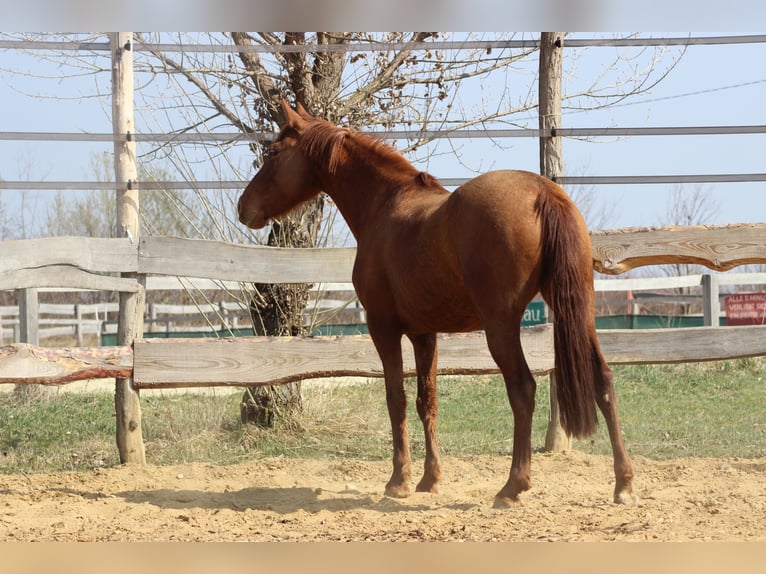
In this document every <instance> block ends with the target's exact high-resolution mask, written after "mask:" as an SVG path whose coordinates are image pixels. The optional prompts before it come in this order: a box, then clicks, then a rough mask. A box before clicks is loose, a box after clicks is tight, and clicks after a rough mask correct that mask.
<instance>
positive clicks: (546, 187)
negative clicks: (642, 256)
mask: <svg viewBox="0 0 766 574" xmlns="http://www.w3.org/2000/svg"><path fill="white" fill-rule="evenodd" d="M282 106H283V108H284V112H285V114H286V117H287V124H286V125H285V126H284V127H283V128H282V130H281V131H280V133H279V135H278V136H277V138H276V140H275V141H274V142H273V144H271V146H270V147H269V149H268V153H267V156H266V159H265V161H264V163H263V166H262V167H261V169H260V170H259V171H258V173H257V174H256V175H255V177H253V179H252V181H251V182H250V183H249V184H248V186H247V188H246V189H245V191H244V192H243V194H242V196H241V197H240V199H239V204H238V210H239V219H240V221H241V222H242V223H243V224H245V225H247V226H248V227H251V228H255V229H257V228H261V227H263V226H265V225H266V223H267V222H268V221H269V220H270V219H272V218H277V217H279V216H281V215H284V214H286V213H287V212H289V211H290V210H291V209H293V208H294V207H295V206H297V205H299V204H301V203H302V202H305V201H307V200H309V199H311V198H312V197H314V196H315V195H317V194H318V193H320V192H325V193H327V194H328V195H329V196H330V197H331V198H332V199H333V201H334V202H335V204H336V205H337V207H338V209H339V210H340V212H341V214H342V215H343V217H344V219H345V220H346V223H347V224H348V226H349V228H350V229H351V232H352V233H353V234H354V237H355V238H356V241H357V253H356V261H355V263H354V271H353V282H354V287H355V288H356V292H357V295H358V297H359V300H360V302H361V303H362V305H364V308H365V310H366V312H367V323H368V328H369V333H370V336H371V337H372V340H373V342H374V344H375V347H376V349H377V351H378V353H379V354H380V359H381V361H382V364H383V373H384V378H385V387H386V402H387V405H388V413H389V416H390V419H391V427H392V433H393V450H394V454H393V474H392V475H391V479H390V480H389V481H388V483H387V485H386V490H385V492H386V494H387V495H389V496H397V497H398V496H406V495H407V494H408V493H409V489H410V485H409V481H410V478H411V458H410V445H409V438H408V431H407V420H406V409H405V406H406V397H405V392H404V382H403V368H402V347H401V344H402V336H403V335H406V336H407V338H408V339H409V340H410V341H411V343H412V346H413V348H414V351H415V364H416V369H417V412H418V415H419V416H420V419H421V420H422V423H423V427H424V429H425V450H426V453H425V471H424V474H423V478H422V479H421V480H420V482H419V483H418V484H417V487H416V490H418V491H425V492H437V489H438V484H439V481H440V479H441V476H442V471H441V464H440V457H439V449H438V446H437V437H436V415H437V401H436V357H437V350H436V333H440V332H449V333H454V332H467V331H474V330H478V329H484V331H485V333H486V337H487V344H488V346H489V350H490V352H491V354H492V357H493V359H494V360H495V362H496V363H497V365H498V367H499V369H500V371H501V372H502V374H503V378H504V380H505V386H506V389H507V393H508V398H509V401H510V404H511V408H512V410H513V416H514V430H513V458H512V462H511V470H510V475H509V478H508V481H507V482H506V484H505V485H504V486H503V488H502V489H501V490H500V492H499V493H498V494H497V496H496V498H495V506H498V507H503V506H508V505H510V504H511V503H512V502H515V501H517V500H518V497H519V494H520V493H521V492H523V491H525V490H528V489H529V488H530V486H531V481H530V462H531V454H532V445H531V432H532V413H533V411H534V406H535V379H534V378H533V376H532V374H531V372H530V370H529V367H528V366H527V362H526V360H525V358H524V354H523V352H522V347H521V341H520V334H521V326H520V325H521V319H522V314H523V313H524V309H525V308H526V306H527V304H528V303H529V302H530V301H531V300H532V298H533V297H534V296H535V294H536V293H538V292H540V293H541V294H542V296H543V298H544V299H545V301H546V302H547V303H548V305H549V306H550V308H551V310H552V312H553V317H554V351H555V357H556V358H555V373H556V382H557V385H556V389H557V392H558V394H557V398H558V401H559V408H560V411H561V412H560V417H561V423H562V426H563V428H564V430H565V431H566V432H567V433H568V434H569V435H570V436H574V437H584V436H587V435H590V434H592V433H593V432H594V430H595V427H596V423H597V419H596V408H595V407H596V405H598V407H599V409H600V410H601V412H602V413H603V415H604V418H605V419H606V424H607V427H608V429H609V438H610V440H611V444H612V453H613V457H614V471H615V479H616V484H615V490H614V500H615V502H619V503H627V502H631V501H632V500H633V499H634V497H633V494H632V485H631V483H632V478H633V468H632V464H631V461H630V459H629V457H628V454H627V452H626V451H625V446H624V444H623V441H622V436H621V431H620V423H619V420H618V416H617V399H616V397H615V393H614V385H613V379H612V373H611V371H610V369H609V367H608V366H607V364H606V362H605V361H604V357H603V356H602V353H601V350H600V347H599V343H598V339H597V336H596V329H595V318H594V290H593V259H592V253H591V243H590V236H589V234H588V231H587V228H586V226H585V223H584V221H583V218H582V216H581V215H580V213H579V211H578V210H577V208H576V207H575V205H574V203H573V202H572V200H571V199H570V198H569V197H568V196H567V195H566V193H565V192H564V191H563V189H562V188H561V187H559V186H558V185H556V184H555V183H553V182H551V181H550V180H548V179H545V178H543V177H541V176H539V175H536V174H533V173H529V172H524V171H495V172H490V173H486V174H483V175H480V176H478V177H476V178H475V179H472V180H471V181H469V182H467V183H465V184H464V185H463V186H461V187H459V188H458V189H456V190H455V191H454V192H452V193H450V192H448V191H447V190H445V189H444V188H443V187H442V186H441V185H440V184H439V183H438V181H437V180H436V179H435V178H434V177H432V176H430V175H428V174H427V173H423V172H421V171H418V170H417V169H416V168H415V167H414V166H413V165H411V164H410V163H409V162H408V161H407V160H406V159H405V158H404V157H403V156H402V155H401V154H399V153H398V152H397V151H396V150H394V149H393V148H392V147H390V146H388V145H387V144H385V143H383V142H382V141H380V140H378V139H377V138H374V137H372V136H370V135H366V134H363V133H359V132H355V131H352V130H349V129H343V128H338V127H336V126H334V125H333V124H331V123H329V122H326V121H324V120H321V119H317V118H314V117H312V116H310V115H309V114H308V113H307V112H306V111H305V110H304V109H303V108H302V107H301V106H300V105H298V107H297V111H294V110H293V109H292V108H290V106H289V105H288V104H287V103H286V102H283V103H282Z"/></svg>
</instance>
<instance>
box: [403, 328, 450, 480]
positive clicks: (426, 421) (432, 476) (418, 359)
mask: <svg viewBox="0 0 766 574" xmlns="http://www.w3.org/2000/svg"><path fill="white" fill-rule="evenodd" d="M409 339H410V341H412V347H413V349H414V351H415V368H416V369H417V374H418V398H417V411H418V415H419V416H420V420H421V422H422V423H423V431H424V434H425V444H426V458H425V463H424V469H423V478H422V479H421V480H420V482H419V483H418V485H417V487H415V490H417V491H418V492H432V493H437V492H439V488H438V483H439V481H440V480H441V477H442V471H441V459H440V457H439V444H438V441H437V438H436V416H437V414H438V404H437V399H436V359H437V350H436V335H435V334H434V333H431V334H427V335H417V336H414V335H411V336H409Z"/></svg>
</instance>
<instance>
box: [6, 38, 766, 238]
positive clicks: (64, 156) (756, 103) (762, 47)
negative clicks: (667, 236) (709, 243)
mask: <svg viewBox="0 0 766 574" xmlns="http://www.w3.org/2000/svg"><path fill="white" fill-rule="evenodd" d="M687 34H688V33H667V34H663V35H667V36H684V35H687ZM654 35H657V34H654ZM691 35H692V36H696V35H703V34H694V33H692V34H691ZM704 35H719V34H715V33H706V34H704ZM720 35H728V34H720ZM579 36H580V37H590V36H589V35H588V34H580V35H579ZM614 50H615V49H614V48H589V49H588V52H587V54H586V55H585V56H583V57H582V59H581V60H579V61H578V64H577V70H576V81H580V82H586V81H588V80H589V78H591V77H595V76H597V75H598V74H599V73H601V71H602V68H603V66H604V63H605V62H606V61H608V60H610V59H611V57H612V56H613V52H614ZM764 61H766V44H743V45H715V46H690V47H689V48H688V50H687V51H686V53H685V54H684V55H683V57H682V58H681V60H680V62H679V64H678V65H677V66H676V68H675V69H674V70H673V71H672V72H671V73H670V74H669V75H668V77H667V78H665V79H664V80H663V81H662V82H661V83H660V84H659V85H658V86H657V87H655V88H654V89H652V90H651V92H650V93H646V94H641V95H638V96H635V97H634V98H632V99H630V100H628V101H627V102H625V103H623V104H622V105H619V106H615V107H612V108H610V109H607V110H602V111H598V112H577V111H566V110H565V112H564V114H563V117H562V127H649V126H719V125H766V111H764V106H763V102H764V101H766V68H764V67H763V65H762V63H763V62H764ZM0 62H1V63H0V68H4V69H14V68H15V69H21V70H26V69H28V68H29V67H30V66H35V67H37V66H43V68H41V69H43V70H44V72H45V73H48V74H50V75H51V76H52V77H55V76H56V75H57V74H60V71H59V70H58V69H57V67H56V66H55V65H50V64H46V65H43V64H41V63H40V62H36V63H33V60H30V59H29V58H28V57H26V56H24V55H22V54H19V53H17V52H15V51H11V50H5V51H0ZM45 66H47V68H46V67H45ZM38 71H39V70H38ZM570 72H572V70H566V69H565V71H564V73H565V76H566V75H567V74H568V73H570ZM104 74H105V77H102V78H101V79H100V80H99V82H98V84H96V83H95V82H94V79H93V77H92V76H89V75H88V76H83V77H82V78H79V79H78V78H69V79H67V80H66V81H61V80H56V79H44V80H42V79H33V78H26V77H23V76H19V75H11V74H8V73H7V72H0V91H1V92H2V94H3V102H4V105H3V106H2V108H0V131H45V132H57V131H61V132H80V131H82V132H97V133H109V132H111V123H110V117H109V116H110V110H109V109H108V105H109V99H108V98H103V99H98V98H94V97H83V96H89V95H92V94H93V93H94V91H96V90H98V89H101V90H103V88H104V87H105V86H108V79H109V72H108V70H107V71H106V72H104ZM104 74H102V76H104ZM525 81H526V80H525ZM571 81H575V79H573V80H571ZM495 88H496V89H503V88H504V87H503V86H490V87H489V88H488V89H495ZM29 93H35V94H39V95H40V96H42V97H30V96H29V95H27V94H29ZM62 97H63V98H64V99H63V100H62V99H61V98H62ZM105 106H107V107H105ZM527 119H528V121H529V126H530V127H537V119H536V116H535V115H534V114H530V115H529V116H528V118H527ZM499 143H500V145H490V144H488V143H487V142H484V141H482V142H479V141H475V140H470V141H460V142H459V143H457V144H456V146H455V150H454V153H443V154H441V155H439V156H438V157H436V158H430V159H429V160H428V161H427V162H425V163H424V164H423V165H422V166H419V167H421V168H422V169H426V170H427V171H429V172H431V173H432V174H433V175H435V176H437V177H442V178H454V177H468V176H471V175H474V174H473V173H471V170H469V169H466V168H465V167H464V166H465V165H467V166H469V167H471V168H472V170H473V171H477V170H479V171H485V170H489V169H500V168H502V169H527V170H531V171H538V170H539V155H538V154H539V152H538V142H537V140H536V139H534V138H509V139H506V140H503V141H502V142H499ZM764 149H766V134H753V135H736V136H720V135H719V136H662V137H650V136H632V137H624V138H619V139H618V138H595V139H592V140H591V141H578V140H573V139H569V138H566V139H565V140H564V164H565V174H566V175H594V176H595V175H662V174H709V173H761V174H762V173H766V160H765V158H766V154H764ZM111 150H112V144H111V143H105V144H93V143H80V142H63V143H62V142H18V141H2V140H0V178H2V179H5V180H47V181H55V180H90V179H92V177H93V176H92V170H91V169H90V162H91V157H92V155H93V154H94V153H102V152H107V153H109V152H111ZM455 154H459V156H460V161H456V157H455ZM246 175H252V172H250V173H249V174H246ZM209 178H211V176H210V174H209V173H208V174H205V175H202V176H201V177H200V179H209ZM686 185H687V186H689V187H693V186H694V184H686ZM764 186H766V182H756V183H709V184H703V189H704V190H705V192H706V193H707V194H708V195H709V197H710V200H711V201H712V202H713V205H714V206H715V210H714V211H715V212H714V215H713V216H711V218H710V219H709V220H706V221H705V223H708V224H727V223H749V222H764V221H766V193H765V191H764V189H763V188H764ZM673 187H674V186H673V184H654V185H631V186H625V185H614V184H609V185H594V186H592V189H593V193H594V197H595V199H596V202H597V204H598V205H603V206H605V207H606V208H607V209H608V210H609V213H610V214H611V216H610V217H609V220H608V221H607V222H605V224H604V225H603V227H604V228H619V227H631V226H638V227H641V226H653V225H660V224H662V223H665V222H666V221H667V218H668V217H669V214H668V213H667V209H668V207H667V205H668V198H669V195H670V193H669V192H670V190H671V188H673ZM54 194H55V192H54V191H27V192H24V196H23V198H24V199H23V201H24V204H25V205H26V207H27V208H31V209H32V210H33V211H34V209H35V208H36V207H37V206H39V209H38V210H37V212H38V213H41V212H42V209H44V207H45V206H46V205H47V203H48V202H49V201H50V199H51V198H52V197H53V195H54ZM0 200H2V201H3V202H4V203H5V204H6V207H7V208H10V210H11V211H13V210H14V209H18V208H19V207H20V205H21V201H22V195H21V193H20V192H16V191H8V190H0Z"/></svg>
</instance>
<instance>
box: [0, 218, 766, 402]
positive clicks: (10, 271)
mask: <svg viewBox="0 0 766 574" xmlns="http://www.w3.org/2000/svg"><path fill="white" fill-rule="evenodd" d="M592 238H593V259H594V267H595V268H596V269H599V270H602V271H606V272H609V273H613V274H617V273H621V272H623V271H625V270H627V269H632V268H635V267H638V266H642V265H652V264H661V263H670V262H674V263H678V262H684V263H699V264H703V265H706V266H707V267H710V268H712V269H718V270H722V269H730V268H732V267H735V266H737V265H742V264H745V263H761V264H762V263H766V224H748V225H726V226H704V227H702V226H698V227H674V228H650V229H643V228H642V229H623V230H613V231H597V232H594V233H593V234H592ZM1 246H2V253H3V257H2V258H0V288H2V289H23V288H27V287H35V286H39V285H41V284H43V285H46V286H63V287H68V288H85V289H90V288H94V285H98V286H102V287H103V288H107V289H110V290H114V289H118V290H121V291H124V292H132V293H135V292H139V291H143V287H142V285H141V282H140V281H138V280H137V279H133V278H126V279H123V278H119V277H113V276H111V275H110V274H112V273H116V272H123V273H135V274H136V275H137V276H139V277H141V276H145V275H147V274H153V275H182V276H191V277H198V278H201V279H203V280H204V279H215V280H218V281H221V280H224V281H235V282H242V283H247V282H273V283H293V282H316V283H334V282H342V283H345V282H348V281H350V279H351V269H352V266H353V259H354V254H355V252H354V249H353V248H343V249H280V248H269V247H260V246H245V245H231V244H227V243H224V242H217V241H204V240H192V239H179V238H170V237H145V238H142V239H141V240H140V241H139V242H138V243H134V242H132V241H131V240H129V239H91V238H61V237H57V238H49V239H33V240H25V241H6V242H3V243H2V244H1ZM62 269H66V270H67V271H68V272H67V273H64V274H61V271H62ZM633 281H638V280H633ZM62 284H63V285H62ZM715 299H716V301H717V297H715ZM546 329H547V328H543V329H541V330H525V335H524V338H525V342H524V345H525V350H526V352H527V354H528V358H529V361H530V364H531V365H532V368H533V369H534V370H535V372H538V373H545V372H549V371H550V369H551V368H552V358H551V353H552V351H551V348H552V345H551V344H550V343H549V341H548V338H549V334H548V331H547V330H546ZM761 333H762V331H758V328H754V330H753V329H748V328H741V327H740V328H731V327H729V328H718V327H707V328H703V329H700V330H697V329H685V330H684V336H683V337H679V336H678V332H677V331H661V330H651V331H626V332H621V331H608V332H607V331H605V332H602V333H600V337H601V338H602V339H603V344H604V347H605V352H606V353H607V356H608V357H609V358H610V359H611V360H612V361H613V362H617V363H620V362H630V363H640V362H648V363H654V362H667V361H700V360H712V359H721V358H734V357H740V356H742V357H744V356H753V355H761V354H766V348H762V347H761V346H760V345H759V344H758V340H760V339H764V337H763V336H762V335H761ZM370 345H371V343H370V342H369V339H367V338H366V337H343V338H337V337H315V338H306V339H290V338H279V339H277V338H273V339H271V338H238V339H236V340H229V339H223V340H219V341H214V340H205V341H204V342H203V341H192V340H189V339H184V340H182V341H173V340H163V341H157V340H148V339H139V340H137V341H136V342H135V345H134V346H135V373H134V377H135V380H134V384H135V386H136V387H143V388H148V387H152V388H157V387H161V386H176V387H177V386H210V385H216V384H218V385H250V384H267V383H275V382H285V381H288V380H294V379H296V378H308V377H312V376H319V375H322V376H327V375H332V374H338V375H343V374H359V375H365V376H378V375H379V374H380V367H379V365H378V363H377V360H378V359H377V355H376V354H375V353H374V352H373V349H372V347H371V346H370ZM620 349H622V350H620ZM29 356H32V357H34V356H37V355H34V353H32V355H29ZM408 360H409V359H408ZM13 365H14V363H13V362H12V361H9V360H3V359H0V383H2V382H14V383H20V382H45V381H44V380H43V379H45V380H46V381H48V382H53V381H54V380H55V377H54V378H52V377H51V376H48V378H47V379H46V378H45V377H42V378H41V377H39V376H37V375H36V374H34V369H32V368H31V367H30V363H29V361H26V362H25V366H24V370H23V372H20V371H18V370H17V369H15V367H14V366H13ZM48 367H49V365H48ZM48 367H45V368H48ZM440 369H441V372H443V373H447V372H449V373H455V374H458V373H467V374H468V373H477V372H495V367H494V364H493V363H492V362H491V360H490V358H489V355H488V354H487V352H486V346H485V344H484V340H483V336H482V335H480V334H472V335H459V336H445V337H443V339H442V348H441V350H440ZM43 370H44V369H43ZM66 376H67V377H68V378H67V380H74V379H71V377H69V375H66ZM104 376H107V375H106V374H104Z"/></svg>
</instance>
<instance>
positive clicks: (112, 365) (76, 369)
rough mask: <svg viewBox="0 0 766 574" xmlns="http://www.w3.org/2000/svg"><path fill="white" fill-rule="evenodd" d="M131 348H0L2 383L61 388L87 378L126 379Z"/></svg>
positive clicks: (13, 346)
mask: <svg viewBox="0 0 766 574" xmlns="http://www.w3.org/2000/svg"><path fill="white" fill-rule="evenodd" d="M132 372H133V350H132V349H131V348H130V347H80V348H65V349H48V348H44V347H36V346H34V345H28V344H26V343H17V344H14V345H6V346H4V347H0V384H2V383H13V384H21V383H29V384H39V385H62V384H65V383H69V382H72V381H79V380H84V379H102V378H112V377H127V376H130V375H131V373H132Z"/></svg>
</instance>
